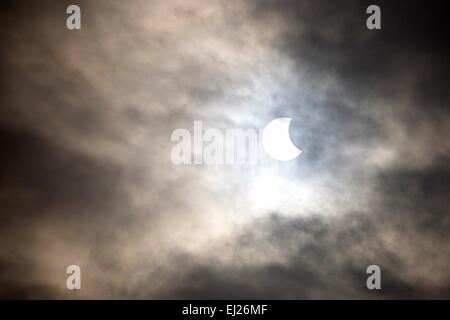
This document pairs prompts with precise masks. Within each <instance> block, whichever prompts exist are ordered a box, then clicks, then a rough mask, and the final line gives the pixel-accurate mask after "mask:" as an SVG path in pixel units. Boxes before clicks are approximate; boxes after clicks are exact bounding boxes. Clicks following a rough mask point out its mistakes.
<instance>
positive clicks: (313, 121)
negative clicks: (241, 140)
mask: <svg viewBox="0 0 450 320" xmlns="http://www.w3.org/2000/svg"><path fill="white" fill-rule="evenodd" d="M73 3H74V2H73V1H49V0H48V1H47V0H45V1H24V0H18V1H2V3H1V5H0V6H1V13H0V90H1V91H0V92H1V93H0V94H1V102H0V149H1V151H0V297H2V298H235V299H239V298H254V299H258V298H276V299H279V298H288V299H303V298H319V299H320V298H346V299H348V298H369V299H371V298H450V285H449V284H450V266H449V263H450V260H449V254H450V233H449V230H450V198H449V194H450V161H449V160H450V140H449V137H450V90H449V85H450V59H449V52H450V50H449V46H448V43H449V39H450V34H449V32H448V31H446V30H448V17H449V12H450V10H449V9H450V8H449V5H448V4H446V2H444V1H375V2H373V1H370V2H368V1H347V0H345V1H332V0H329V1H325V0H321V1H301V0H298V1H269V0H249V1H244V0H226V1H225V0H224V1H218V0H194V1H185V0H169V1H143V0H132V1H126V2H125V1H112V0H108V1H106V0H95V1H76V3H77V4H78V5H79V6H80V7H81V16H82V21H81V25H82V28H81V30H74V31H69V30H67V28H66V18H67V14H66V7H67V6H68V5H69V4H73ZM374 3H376V4H378V5H379V6H380V8H381V18H382V19H381V20H382V29H381V30H375V31H371V30H368V29H367V28H366V18H367V17H368V15H367V14H366V8H367V6H368V5H370V4H374ZM447 3H448V1H447ZM284 116H287V117H291V118H292V123H291V128H290V130H291V137H292V140H293V141H294V143H295V144H296V145H297V146H298V147H299V148H301V149H302V150H303V153H302V155H301V156H300V157H299V158H297V159H295V160H293V161H290V162H287V163H280V165H279V167H278V169H277V170H272V169H271V168H269V167H267V166H235V165H214V166H207V165H197V166H194V165H191V166H190V165H183V166H178V165H175V164H173V163H172V162H171V160H170V152H171V148H172V147H173V145H174V143H173V142H172V141H170V135H171V132H172V131H173V130H174V129H176V128H187V129H189V130H192V129H193V122H194V121H195V120H201V121H203V123H204V125H206V126H208V127H213V128H219V129H227V128H231V129H233V128H244V129H247V128H254V129H258V128H263V127H264V126H265V125H266V124H267V123H268V122H269V121H270V120H272V119H274V118H276V117H284ZM71 264H77V265H79V266H80V267H81V270H82V290H80V291H69V290H67V289H66V287H65V280H66V276H67V275H66V273H65V270H66V267H67V266H68V265H71ZM371 264H376V265H379V266H380V267H381V270H382V290H380V291H369V290H368V289H367V288H366V278H367V274H366V268H367V266H369V265H371Z"/></svg>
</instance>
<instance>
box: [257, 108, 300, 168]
mask: <svg viewBox="0 0 450 320" xmlns="http://www.w3.org/2000/svg"><path fill="white" fill-rule="evenodd" d="M290 123H291V118H287V117H283V118H276V119H274V120H272V121H270V122H269V124H267V126H266V127H265V128H264V131H263V135H262V145H263V148H264V150H265V151H266V152H267V154H268V155H269V156H270V157H272V158H273V159H274V160H278V161H289V160H293V159H295V158H297V157H298V156H299V155H300V154H301V153H302V150H300V149H298V148H297V147H296V146H295V145H294V144H293V143H292V141H291V137H290V136H289V125H290Z"/></svg>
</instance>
